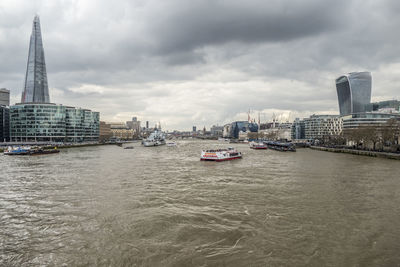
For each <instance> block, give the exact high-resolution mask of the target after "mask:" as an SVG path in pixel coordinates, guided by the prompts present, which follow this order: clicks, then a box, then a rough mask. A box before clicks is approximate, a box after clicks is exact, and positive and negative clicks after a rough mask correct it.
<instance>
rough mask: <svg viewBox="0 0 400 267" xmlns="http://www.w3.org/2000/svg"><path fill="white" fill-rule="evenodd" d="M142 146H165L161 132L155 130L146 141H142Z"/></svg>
mask: <svg viewBox="0 0 400 267" xmlns="http://www.w3.org/2000/svg"><path fill="white" fill-rule="evenodd" d="M142 144H143V146H145V147H149V146H162V145H165V144H166V143H165V135H164V133H163V132H161V131H159V130H155V131H154V132H152V133H151V134H150V135H149V137H148V138H147V139H146V140H143V142H142Z"/></svg>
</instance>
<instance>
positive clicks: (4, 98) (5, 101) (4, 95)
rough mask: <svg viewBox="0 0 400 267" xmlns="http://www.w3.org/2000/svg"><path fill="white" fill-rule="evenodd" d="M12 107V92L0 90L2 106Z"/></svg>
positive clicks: (0, 104)
mask: <svg viewBox="0 0 400 267" xmlns="http://www.w3.org/2000/svg"><path fill="white" fill-rule="evenodd" d="M9 105H10V90H7V89H6V88H0V106H9Z"/></svg>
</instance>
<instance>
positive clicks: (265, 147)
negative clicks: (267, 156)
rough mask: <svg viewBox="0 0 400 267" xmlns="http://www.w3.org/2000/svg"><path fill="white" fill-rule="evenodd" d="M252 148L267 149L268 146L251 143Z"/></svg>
mask: <svg viewBox="0 0 400 267" xmlns="http://www.w3.org/2000/svg"><path fill="white" fill-rule="evenodd" d="M250 148H252V149H267V145H266V144H264V143H256V142H251V143H250Z"/></svg>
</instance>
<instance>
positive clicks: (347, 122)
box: [343, 112, 400, 133]
mask: <svg viewBox="0 0 400 267" xmlns="http://www.w3.org/2000/svg"><path fill="white" fill-rule="evenodd" d="M390 119H397V120H400V113H380V112H362V113H353V114H351V115H348V116H344V117H343V131H344V133H346V132H347V131H348V130H352V129H357V128H360V127H371V128H379V127H382V125H384V124H385V123H386V122H387V121H388V120H390Z"/></svg>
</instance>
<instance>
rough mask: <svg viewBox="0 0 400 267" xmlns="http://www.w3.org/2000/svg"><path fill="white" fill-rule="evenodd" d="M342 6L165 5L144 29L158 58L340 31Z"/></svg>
mask: <svg viewBox="0 0 400 267" xmlns="http://www.w3.org/2000/svg"><path fill="white" fill-rule="evenodd" d="M171 2H172V4H171ZM345 2H346V1H335V2H332V4H329V3H327V2H324V1H314V0H309V1H287V0H281V1H255V0H252V1H242V2H238V1H199V0H195V1H175V2H174V1H169V2H168V4H165V3H164V5H163V6H162V7H160V8H159V9H162V10H158V12H155V14H152V16H151V19H152V22H151V23H150V25H149V28H150V30H151V31H150V32H151V33H152V35H153V37H155V38H156V40H157V41H158V43H157V47H158V49H159V50H160V52H161V53H169V52H171V51H172V52H174V51H185V50H192V49H194V48H197V47H201V46H206V45H215V44H221V43H226V42H235V41H238V42H243V43H252V42H280V41H289V40H293V39H297V38H304V37H307V36H312V35H318V34H320V33H323V32H329V31H332V30H334V29H336V28H337V27H341V26H343V25H345V23H346V20H347V14H346V13H347V11H346V9H343V8H342V6H344V5H343V4H344V3H345ZM164 9H165V10H169V12H163V10H164ZM338 14H340V16H338ZM338 17H340V19H338Z"/></svg>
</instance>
